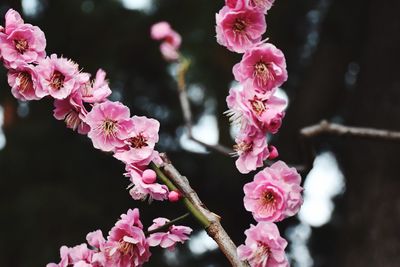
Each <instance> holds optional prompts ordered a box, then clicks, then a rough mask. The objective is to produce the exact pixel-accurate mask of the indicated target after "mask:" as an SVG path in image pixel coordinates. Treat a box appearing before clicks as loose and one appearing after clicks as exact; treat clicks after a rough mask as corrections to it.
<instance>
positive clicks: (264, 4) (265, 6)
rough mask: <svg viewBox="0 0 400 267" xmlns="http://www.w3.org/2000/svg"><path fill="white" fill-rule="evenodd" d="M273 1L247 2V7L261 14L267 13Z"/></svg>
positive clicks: (258, 0) (254, 0) (249, 0)
mask: <svg viewBox="0 0 400 267" xmlns="http://www.w3.org/2000/svg"><path fill="white" fill-rule="evenodd" d="M274 2H275V0H248V5H249V6H250V7H252V8H255V9H257V10H260V11H261V12H264V13H267V11H268V10H270V9H271V7H272V5H273V4H274Z"/></svg>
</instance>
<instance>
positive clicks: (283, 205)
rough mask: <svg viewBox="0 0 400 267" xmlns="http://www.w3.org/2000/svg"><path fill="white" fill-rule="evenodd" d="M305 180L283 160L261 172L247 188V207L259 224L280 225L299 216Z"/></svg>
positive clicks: (245, 202) (245, 203) (245, 189)
mask: <svg viewBox="0 0 400 267" xmlns="http://www.w3.org/2000/svg"><path fill="white" fill-rule="evenodd" d="M300 182H301V177H300V175H299V174H298V173H297V171H296V169H295V168H289V167H288V166H287V165H286V164H285V163H284V162H283V161H278V162H275V163H274V164H273V165H272V166H271V167H267V168H265V169H264V170H262V171H260V172H259V173H257V174H256V176H255V177H254V181H253V182H251V183H248V184H246V185H245V186H244V188H243V190H244V193H245V197H244V206H245V208H246V210H248V211H250V212H252V213H253V216H254V219H255V220H256V221H268V222H277V221H281V220H283V219H285V218H286V217H290V216H293V215H295V214H296V213H297V212H298V211H299V209H300V206H301V204H302V203H303V198H302V196H301V192H302V191H303V188H302V187H301V186H300Z"/></svg>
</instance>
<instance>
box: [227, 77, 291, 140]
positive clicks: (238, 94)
mask: <svg viewBox="0 0 400 267" xmlns="http://www.w3.org/2000/svg"><path fill="white" fill-rule="evenodd" d="M243 87H244V88H243V89H241V88H240V87H234V88H231V89H230V90H229V95H228V97H227V98H226V102H227V104H228V108H229V110H228V111H226V114H227V115H228V116H230V120H231V121H232V123H239V124H241V125H247V124H250V125H251V126H253V127H255V128H257V129H259V130H260V131H261V132H263V133H267V132H270V133H276V132H277V131H278V129H279V127H280V126H281V121H282V118H283V116H284V114H285V113H284V110H285V107H286V101H285V100H283V99H280V98H278V97H276V96H270V97H267V96H266V95H264V94H260V93H259V92H257V91H255V90H254V89H253V87H252V84H251V83H249V82H247V83H245V85H244V86H243Z"/></svg>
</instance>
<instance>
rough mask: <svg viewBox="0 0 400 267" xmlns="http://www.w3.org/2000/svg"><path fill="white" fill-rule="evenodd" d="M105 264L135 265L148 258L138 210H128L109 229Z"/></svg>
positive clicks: (116, 266) (120, 266)
mask: <svg viewBox="0 0 400 267" xmlns="http://www.w3.org/2000/svg"><path fill="white" fill-rule="evenodd" d="M105 246H106V247H107V252H106V258H107V265H106V266H115V267H137V266H142V265H143V263H145V262H147V261H148V260H149V258H150V255H151V253H150V251H149V244H148V241H147V239H146V237H145V235H144V232H143V225H142V223H141V222H140V219H139V210H138V209H134V210H131V209H130V210H128V212H127V213H126V214H122V215H121V219H120V220H119V221H118V222H117V223H116V224H115V226H114V227H113V228H112V229H111V230H110V232H109V236H108V239H107V243H106V245H105Z"/></svg>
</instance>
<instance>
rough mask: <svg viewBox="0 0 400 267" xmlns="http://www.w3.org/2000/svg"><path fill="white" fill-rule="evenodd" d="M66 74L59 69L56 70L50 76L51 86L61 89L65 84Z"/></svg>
mask: <svg viewBox="0 0 400 267" xmlns="http://www.w3.org/2000/svg"><path fill="white" fill-rule="evenodd" d="M64 80H65V76H64V75H63V74H62V73H61V72H59V71H58V70H56V71H54V73H53V75H52V76H51V78H50V86H51V88H53V89H54V90H60V89H61V87H63V85H64Z"/></svg>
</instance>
